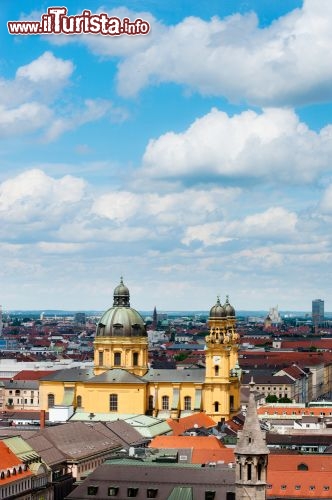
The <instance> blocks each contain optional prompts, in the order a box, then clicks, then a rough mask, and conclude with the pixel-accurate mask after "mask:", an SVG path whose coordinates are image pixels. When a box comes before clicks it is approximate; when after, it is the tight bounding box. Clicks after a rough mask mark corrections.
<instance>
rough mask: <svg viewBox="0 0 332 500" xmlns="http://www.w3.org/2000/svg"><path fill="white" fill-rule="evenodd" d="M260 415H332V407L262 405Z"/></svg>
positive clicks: (258, 411)
mask: <svg viewBox="0 0 332 500" xmlns="http://www.w3.org/2000/svg"><path fill="white" fill-rule="evenodd" d="M257 413H258V415H293V416H294V417H299V416H301V415H310V416H316V417H319V416H321V414H325V416H329V415H332V408H330V407H324V408H321V407H314V408H299V407H288V406H261V407H260V408H257Z"/></svg>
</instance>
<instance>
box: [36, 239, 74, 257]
mask: <svg viewBox="0 0 332 500" xmlns="http://www.w3.org/2000/svg"><path fill="white" fill-rule="evenodd" d="M37 247H38V248H39V249H40V250H42V251H43V252H45V253H59V254H62V253H64V254H70V253H78V252H79V251H81V250H82V249H83V245H82V244H79V243H62V242H50V241H40V242H39V243H38V244H37Z"/></svg>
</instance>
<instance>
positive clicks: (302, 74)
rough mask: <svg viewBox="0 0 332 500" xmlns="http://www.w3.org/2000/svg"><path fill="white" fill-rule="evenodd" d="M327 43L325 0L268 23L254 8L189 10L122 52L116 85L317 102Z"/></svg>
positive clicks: (124, 89) (326, 82)
mask: <svg viewBox="0 0 332 500" xmlns="http://www.w3.org/2000/svg"><path fill="white" fill-rule="evenodd" d="M91 38H92V37H90V38H89V44H90V43H91V41H90V39H91ZM147 38H149V37H147ZM331 43H332V4H331V2H330V0H321V1H320V2H318V1H317V0H304V2H303V7H302V8H301V9H297V10H294V11H293V12H291V13H288V14H286V15H285V16H283V17H281V18H279V19H278V20H276V21H274V22H273V23H272V24H271V25H270V26H268V27H265V28H260V27H259V25H258V20H257V18H256V15H255V14H253V13H251V14H246V15H240V14H235V15H233V16H229V17H227V18H225V19H222V20H220V19H219V18H217V17H214V18H212V19H211V20H210V21H204V20H202V19H199V18H196V17H188V18H186V19H184V20H183V21H182V22H180V23H179V24H177V25H175V26H170V27H164V28H163V29H160V31H159V33H158V35H157V36H155V37H154V38H153V39H151V43H150V44H149V45H148V46H147V47H145V46H144V45H143V47H142V48H141V50H140V52H137V50H136V47H135V48H133V54H132V55H130V54H126V58H125V59H124V61H123V62H122V63H121V64H120V66H119V75H118V80H119V91H120V93H121V94H123V95H125V96H132V95H135V94H136V93H137V92H139V91H140V90H141V89H142V88H143V87H145V86H147V85H151V84H154V83H159V82H175V83H178V84H183V85H185V86H187V87H189V88H191V89H193V90H197V91H199V92H201V93H202V94H210V95H225V96H226V97H228V98H229V99H230V100H232V101H239V100H241V101H243V100H247V101H248V102H250V103H254V104H258V105H265V106H266V105H272V106H273V105H280V104H288V105H294V104H295V103H299V102H312V101H319V102H320V101H321V100H324V99H327V98H329V97H331V95H332V90H331V86H330V81H331V77H332V67H331V65H329V64H326V61H328V60H329V58H330V47H331ZM94 50H95V52H97V53H98V46H96V47H94ZM99 50H100V53H103V52H102V50H101V49H99ZM133 75H135V78H133V77H132V76H133Z"/></svg>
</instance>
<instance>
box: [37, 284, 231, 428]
mask: <svg viewBox="0 0 332 500" xmlns="http://www.w3.org/2000/svg"><path fill="white" fill-rule="evenodd" d="M235 322H236V319H235V310H234V308H233V307H232V306H231V304H230V303H229V301H228V298H227V299H226V303H225V304H224V305H222V304H221V302H220V300H219V297H218V299H217V302H216V304H215V305H214V306H213V307H212V308H211V310H210V315H209V320H208V325H209V333H208V335H207V336H206V338H205V340H206V347H205V365H206V367H205V370H204V369H183V370H175V369H161V370H157V369H153V368H150V367H149V363H148V347H149V346H148V336H147V332H146V326H145V324H144V320H143V318H142V317H141V315H140V314H139V313H138V312H137V311H136V310H135V309H133V308H132V307H130V294H129V290H128V288H127V287H126V286H125V285H124V283H123V280H122V278H121V281H120V284H119V285H118V286H117V287H116V288H115V290H114V301H113V306H112V307H111V308H109V309H108V310H107V311H106V312H105V313H104V314H103V315H102V317H101V318H100V320H99V322H98V324H97V330H96V336H95V341H94V367H93V368H71V369H67V370H59V371H57V372H53V373H51V374H49V375H47V376H45V377H44V378H43V379H42V380H41V381H40V388H39V392H40V407H41V409H44V410H48V409H49V408H52V407H55V406H57V405H63V406H66V405H67V406H73V407H74V409H75V410H78V411H84V412H91V413H94V414H95V415H98V413H117V414H119V415H129V414H130V415H132V414H136V415H137V414H147V415H153V416H156V417H160V418H169V417H171V418H179V417H181V416H184V415H188V414H190V413H194V412H200V411H203V412H205V413H206V414H207V415H209V416H211V417H212V418H213V419H214V420H215V421H216V422H218V421H220V420H221V419H228V418H230V417H232V416H233V415H235V414H236V413H238V411H239V407H240V369H239V365H238V341H239V335H238V334H237V332H236V325H235Z"/></svg>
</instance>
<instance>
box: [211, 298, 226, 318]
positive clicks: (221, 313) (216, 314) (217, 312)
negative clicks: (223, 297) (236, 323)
mask: <svg viewBox="0 0 332 500" xmlns="http://www.w3.org/2000/svg"><path fill="white" fill-rule="evenodd" d="M225 316H226V312H225V309H224V306H222V305H221V303H220V299H219V297H218V298H217V302H216V304H215V305H214V306H213V307H211V309H210V318H224V317H225Z"/></svg>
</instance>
